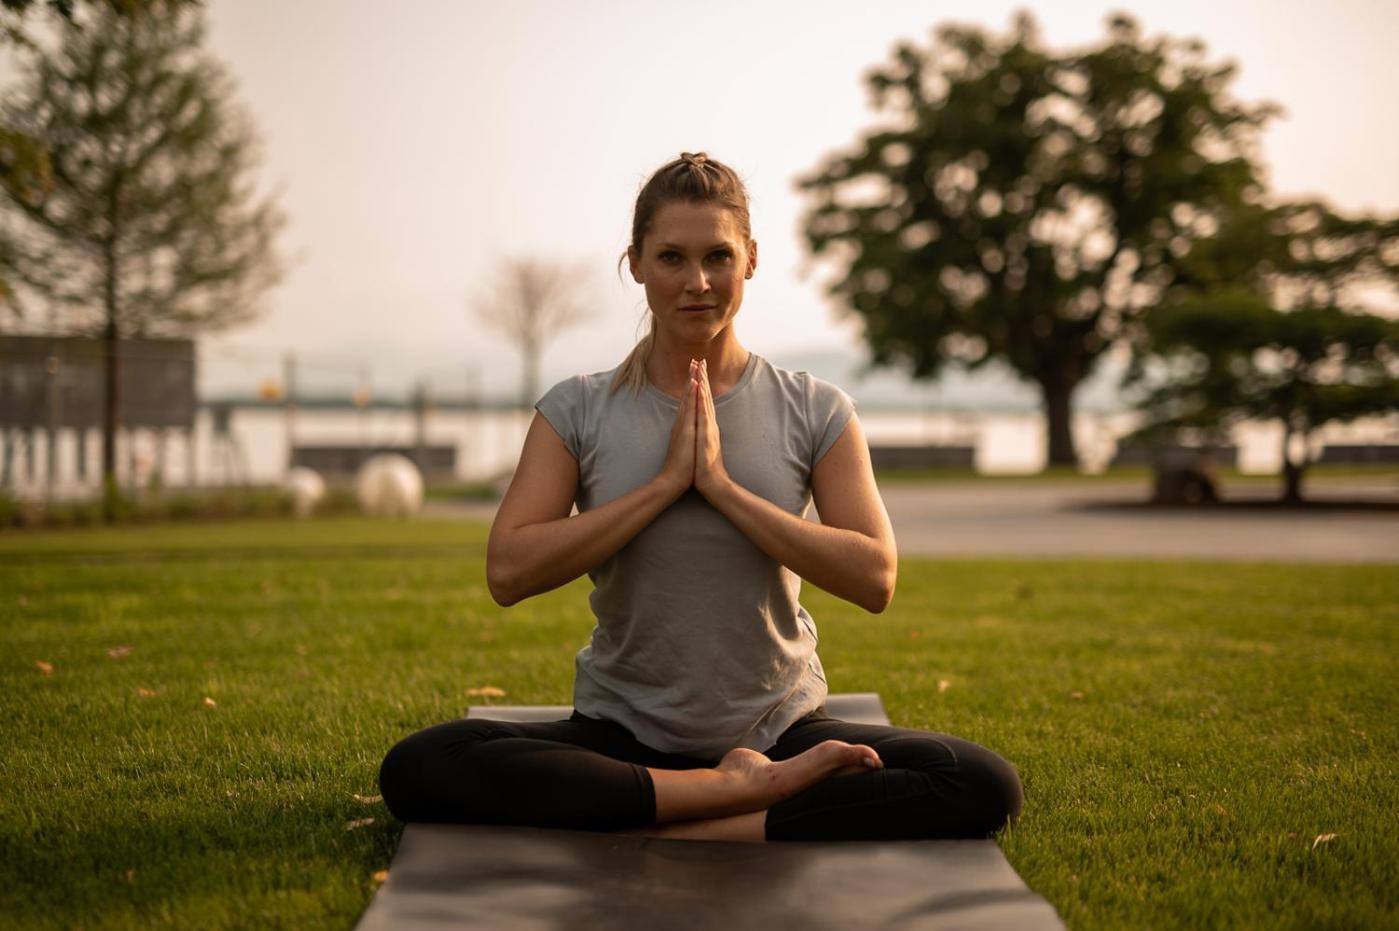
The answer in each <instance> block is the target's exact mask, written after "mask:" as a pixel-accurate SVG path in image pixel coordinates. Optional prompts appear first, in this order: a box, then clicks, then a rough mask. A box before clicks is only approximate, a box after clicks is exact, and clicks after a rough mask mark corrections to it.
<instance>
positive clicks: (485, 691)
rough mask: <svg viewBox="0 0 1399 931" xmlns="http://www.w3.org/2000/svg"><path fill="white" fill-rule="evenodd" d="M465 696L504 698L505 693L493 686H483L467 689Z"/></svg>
mask: <svg viewBox="0 0 1399 931" xmlns="http://www.w3.org/2000/svg"><path fill="white" fill-rule="evenodd" d="M466 694H468V695H475V696H479V697H481V698H504V697H505V692H504V690H502V689H498V688H496V687H495V686H494V685H483V686H481V687H480V688H474V689H467V690H466Z"/></svg>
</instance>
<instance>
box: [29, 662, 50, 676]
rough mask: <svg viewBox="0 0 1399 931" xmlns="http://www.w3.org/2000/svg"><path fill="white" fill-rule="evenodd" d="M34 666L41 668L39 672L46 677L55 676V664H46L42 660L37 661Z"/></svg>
mask: <svg viewBox="0 0 1399 931" xmlns="http://www.w3.org/2000/svg"><path fill="white" fill-rule="evenodd" d="M34 665H35V666H38V667H39V671H40V672H42V673H43V674H44V675H46V676H51V675H53V663H46V662H44V661H43V660H41V659H36V660H35V661H34Z"/></svg>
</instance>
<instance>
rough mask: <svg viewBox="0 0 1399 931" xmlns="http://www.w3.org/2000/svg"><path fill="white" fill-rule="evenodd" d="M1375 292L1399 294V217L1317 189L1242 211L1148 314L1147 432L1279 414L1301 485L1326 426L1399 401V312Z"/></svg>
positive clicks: (1140, 359)
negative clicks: (1359, 209) (1335, 202)
mask: <svg viewBox="0 0 1399 931" xmlns="http://www.w3.org/2000/svg"><path fill="white" fill-rule="evenodd" d="M1366 303H1371V304H1373V303H1388V304H1389V305H1390V306H1395V305H1396V304H1399V218H1395V217H1390V218H1384V217H1375V216H1370V215H1365V216H1358V217H1347V216H1342V215H1340V214H1338V213H1336V212H1334V211H1333V210H1332V209H1331V208H1330V207H1329V206H1327V205H1326V204H1325V203H1323V202H1321V201H1315V200H1303V201H1293V202H1284V203H1280V204H1277V205H1273V206H1263V205H1250V206H1247V207H1244V208H1241V209H1239V210H1237V211H1235V212H1234V213H1233V214H1232V215H1230V216H1228V217H1226V218H1225V222H1224V224H1223V225H1222V226H1221V228H1220V230H1219V231H1218V232H1217V234H1216V235H1215V236H1214V237H1212V238H1211V239H1210V240H1208V241H1206V242H1203V243H1201V244H1200V246H1199V248H1197V249H1195V250H1194V251H1193V252H1192V253H1191V255H1190V256H1189V257H1188V259H1187V261H1186V263H1185V267H1184V269H1183V272H1182V275H1181V282H1180V285H1179V286H1178V287H1177V288H1176V289H1175V297H1174V299H1173V300H1172V301H1171V302H1170V303H1168V304H1167V305H1166V306H1163V307H1161V308H1159V309H1157V310H1155V311H1153V312H1152V314H1151V316H1150V317H1149V318H1148V320H1147V327H1146V329H1145V331H1144V334H1143V335H1144V336H1145V337H1146V338H1145V339H1143V341H1142V345H1141V349H1142V352H1140V353H1139V354H1138V355H1137V357H1136V358H1137V361H1136V363H1135V364H1134V365H1133V367H1132V369H1131V370H1130V371H1129V373H1128V377H1127V383H1128V384H1129V385H1133V386H1135V387H1137V388H1139V389H1141V390H1142V392H1143V396H1142V398H1141V401H1140V408H1141V410H1142V411H1143V412H1144V413H1145V414H1146V420H1145V423H1144V425H1143V427H1142V428H1141V430H1139V431H1138V435H1139V436H1146V435H1162V434H1169V433H1171V432H1173V431H1176V430H1179V429H1181V428H1192V429H1195V430H1197V431H1200V432H1203V433H1207V434H1212V435H1213V436H1214V437H1216V438H1218V439H1221V440H1222V439H1223V438H1224V437H1225V435H1227V433H1228V431H1229V429H1230V427H1232V426H1233V425H1234V424H1235V423H1237V422H1239V421H1242V420H1255V421H1267V420H1276V421H1279V422H1281V424H1282V426H1283V440H1282V444H1283V449H1282V454H1283V476H1284V497H1285V498H1287V499H1289V500H1298V499H1300V498H1301V481H1302V477H1303V474H1304V472H1305V470H1306V468H1307V467H1308V465H1309V464H1310V463H1309V458H1308V453H1307V448H1308V446H1309V439H1310V437H1311V436H1312V434H1313V433H1314V432H1315V431H1316V430H1317V429H1318V428H1319V427H1321V426H1322V425H1324V424H1326V423H1329V422H1332V421H1342V422H1344V421H1349V420H1354V419H1355V418H1357V417H1363V416H1367V415H1372V414H1382V413H1385V412H1387V411H1392V410H1395V409H1396V408H1399V322H1396V321H1394V320H1391V319H1386V318H1385V317H1381V316H1375V315H1373V314H1371V313H1368V312H1366V310H1365V304H1366ZM1149 361H1150V362H1154V363H1155V366H1154V369H1150V367H1149V365H1148V362H1149Z"/></svg>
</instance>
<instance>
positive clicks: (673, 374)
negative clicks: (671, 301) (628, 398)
mask: <svg viewBox="0 0 1399 931" xmlns="http://www.w3.org/2000/svg"><path fill="white" fill-rule="evenodd" d="M749 355H750V353H749V352H748V350H747V349H744V348H743V346H742V345H740V344H739V342H738V337H736V336H734V335H733V328H732V327H726V328H725V329H724V331H723V332H722V333H720V334H719V335H718V336H716V337H715V338H714V339H712V340H710V341H709V342H707V343H679V342H667V341H666V340H665V338H664V337H663V335H662V334H660V333H657V334H656V342H655V343H654V344H653V345H652V347H651V355H650V356H649V357H648V358H647V360H646V377H647V378H649V379H650V380H651V384H653V385H655V386H656V387H657V388H659V389H661V391H663V392H664V393H666V394H668V395H670V396H671V397H672V398H679V397H681V396H682V395H683V394H684V391H685V386H686V385H687V384H688V383H689V381H690V360H691V359H703V360H705V361H706V363H707V367H708V369H709V385H710V390H711V392H712V394H713V395H714V397H716V398H717V397H719V396H720V395H721V394H725V393H727V392H728V391H729V389H731V388H733V386H734V385H736V384H738V380H739V379H740V378H742V377H743V371H744V369H746V368H747V367H748V357H749Z"/></svg>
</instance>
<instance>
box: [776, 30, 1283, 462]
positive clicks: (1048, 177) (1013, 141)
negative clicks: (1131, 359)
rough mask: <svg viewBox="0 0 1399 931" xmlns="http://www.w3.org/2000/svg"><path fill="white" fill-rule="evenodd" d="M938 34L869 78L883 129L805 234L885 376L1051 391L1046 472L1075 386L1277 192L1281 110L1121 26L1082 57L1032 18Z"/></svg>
mask: <svg viewBox="0 0 1399 931" xmlns="http://www.w3.org/2000/svg"><path fill="white" fill-rule="evenodd" d="M935 35H936V40H935V42H934V44H933V46H932V47H931V48H930V49H921V48H918V47H916V46H914V45H913V44H911V43H907V42H901V43H899V44H898V45H897V46H896V47H895V49H894V51H893V56H892V59H893V60H892V61H891V62H889V63H887V64H885V65H884V66H882V67H879V68H876V69H875V70H873V71H872V72H871V73H870V75H869V76H868V79H867V80H868V84H869V88H870V90H871V92H872V97H873V102H874V105H875V107H876V108H877V109H878V110H879V111H881V112H883V113H886V114H887V115H888V116H889V120H888V121H887V123H886V124H885V125H884V126H882V127H881V128H878V129H876V130H874V131H872V132H870V133H868V134H867V135H866V136H865V137H864V138H863V139H862V140H861V141H860V142H859V143H858V145H857V146H856V148H855V151H854V152H853V153H850V154H838V155H834V156H832V157H830V158H828V159H827V160H826V161H825V163H824V164H823V165H822V166H821V167H820V168H819V169H818V170H816V171H815V172H813V173H812V174H810V175H809V176H807V177H805V178H803V179H802V180H801V181H800V187H801V188H802V189H803V190H805V191H806V192H808V193H809V194H810V195H811V197H812V206H811V207H810V208H809V210H808V213H807V215H806V217H805V218H804V221H803V222H804V227H805V234H806V238H807V241H808V243H809V245H810V248H811V250H812V252H813V254H814V255H816V256H822V257H825V258H827V259H829V260H830V261H831V262H832V263H833V264H834V265H836V266H837V267H838V269H839V276H838V278H837V280H836V281H835V282H834V283H833V284H832V285H831V287H830V292H831V294H833V295H834V296H836V297H837V298H839V299H840V300H841V302H842V303H843V304H845V305H846V306H847V307H848V308H849V310H850V312H851V313H853V314H854V315H856V316H857V317H859V318H860V319H861V321H862V322H863V324H864V333H865V340H866V342H867V343H868V345H869V348H870V351H871V353H872V364H874V365H889V364H902V365H907V366H908V367H909V368H910V369H911V371H912V374H913V376H914V377H916V378H931V377H936V376H937V374H938V373H939V371H940V369H941V368H942V367H943V365H944V364H945V363H947V362H949V361H955V362H957V363H960V364H963V365H966V366H970V367H977V366H981V365H984V364H986V363H987V362H989V361H991V360H993V359H996V360H1001V361H1003V362H1004V363H1007V364H1009V366H1010V367H1011V368H1012V369H1013V370H1014V371H1016V372H1017V373H1018V374H1020V375H1021V376H1022V377H1024V378H1026V379H1030V380H1033V381H1034V382H1035V383H1036V384H1037V385H1038V386H1039V387H1040V390H1041V394H1042V396H1043V398H1044V406H1045V413H1046V416H1047V419H1048V426H1049V443H1050V461H1051V462H1052V463H1071V462H1073V461H1074V452H1073V442H1072V435H1071V432H1070V424H1069V415H1070V402H1071V397H1072V393H1073V390H1074V388H1075V387H1076V386H1077V385H1078V384H1079V383H1080V382H1081V381H1082V380H1083V379H1084V378H1085V377H1086V376H1087V375H1088V374H1089V372H1090V370H1091V367H1092V364H1093V363H1094V361H1095V360H1096V359H1097V358H1098V357H1099V355H1101V354H1102V353H1103V352H1104V351H1105V350H1106V349H1107V348H1108V347H1110V346H1111V345H1113V344H1114V343H1118V342H1123V341H1126V340H1128V339H1129V338H1130V337H1132V336H1133V334H1134V333H1135V332H1137V330H1138V329H1139V324H1140V321H1141V319H1142V317H1143V315H1144V314H1145V312H1146V311H1147V310H1148V309H1149V308H1151V307H1152V306H1154V305H1155V304H1157V303H1158V302H1160V301H1161V300H1163V299H1164V298H1165V296H1166V295H1167V293H1168V291H1169V290H1170V289H1171V287H1172V286H1173V285H1174V284H1176V282H1177V280H1178V279H1179V278H1180V276H1181V272H1182V266H1183V264H1184V261H1185V259H1186V257H1188V256H1189V255H1190V253H1191V252H1192V250H1193V249H1194V248H1196V246H1197V245H1198V244H1199V243H1200V242H1201V241H1204V240H1208V239H1209V238H1210V237H1211V236H1212V234H1213V233H1214V232H1215V230H1216V229H1217V228H1218V226H1219V225H1220V223H1221V218H1223V217H1225V216H1227V215H1228V214H1229V213H1230V212H1231V211H1233V210H1234V209H1235V208H1236V207H1237V206H1239V205H1241V204H1245V203H1249V202H1252V201H1256V200H1257V199H1258V198H1259V197H1260V196H1261V192H1262V187H1261V181H1260V179H1259V176H1258V171H1257V169H1256V167H1255V164H1254V157H1255V155H1254V150H1255V146H1256V139H1257V135H1258V132H1259V130H1260V129H1261V127H1262V126H1263V125H1264V123H1265V121H1266V120H1267V119H1268V118H1269V117H1270V116H1271V115H1273V113H1274V112H1275V108H1274V107H1272V105H1268V104H1263V105H1247V104H1244V103H1240V102H1238V101H1236V100H1234V99H1233V98H1232V97H1231V96H1230V95H1229V93H1228V86H1229V83H1230V82H1231V80H1232V79H1233V76H1234V68H1233V66H1232V65H1230V64H1223V65H1212V64H1209V63H1208V62H1206V61H1205V58H1204V46H1203V44H1202V43H1201V42H1199V41H1198V40H1194V39H1188V40H1175V39H1170V38H1155V39H1150V40H1147V39H1145V38H1143V36H1142V35H1141V34H1140V31H1139V29H1138V26H1137V24H1136V23H1135V22H1134V21H1133V20H1132V19H1131V18H1129V17H1127V16H1124V15H1116V16H1114V17H1112V19H1111V20H1110V22H1109V26H1108V34H1107V37H1106V39H1105V41H1103V42H1102V43H1100V44H1099V45H1097V46H1096V47H1093V48H1089V49H1086V50H1083V51H1076V52H1068V53H1054V52H1051V51H1049V50H1047V49H1045V48H1044V47H1043V46H1042V44H1041V42H1040V39H1039V36H1038V32H1037V28H1036V25H1035V23H1034V21H1033V19H1032V18H1031V17H1030V16H1029V15H1028V14H1025V13H1022V14H1020V15H1018V16H1017V18H1016V20H1015V23H1014V27H1013V29H1012V31H1011V33H1010V35H1009V36H1008V37H1004V38H1001V37H995V36H991V35H988V34H986V33H985V32H983V31H982V30H980V29H977V28H974V27H968V26H958V25H945V26H941V27H939V28H938V29H937V30H936V33H935Z"/></svg>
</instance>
